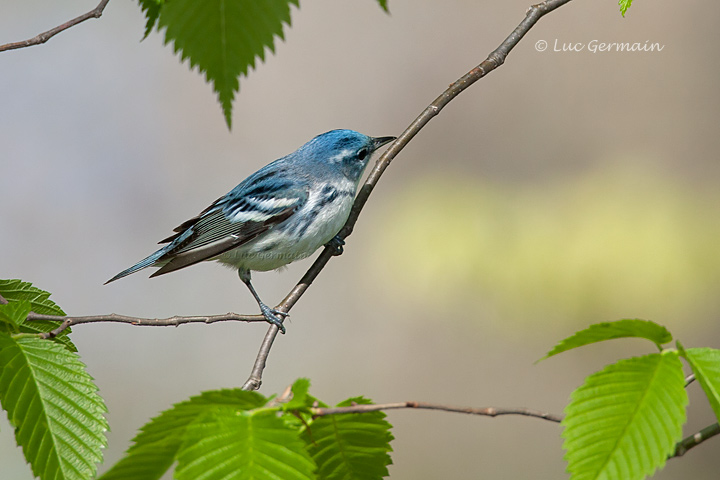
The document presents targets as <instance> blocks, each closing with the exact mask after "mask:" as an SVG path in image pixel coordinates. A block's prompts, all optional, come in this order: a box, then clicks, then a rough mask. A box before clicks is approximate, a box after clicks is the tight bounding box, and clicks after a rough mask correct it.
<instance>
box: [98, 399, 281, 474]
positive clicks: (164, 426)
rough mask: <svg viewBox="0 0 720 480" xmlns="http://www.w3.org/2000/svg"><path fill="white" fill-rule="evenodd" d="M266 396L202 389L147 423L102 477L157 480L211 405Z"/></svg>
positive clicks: (257, 403)
mask: <svg viewBox="0 0 720 480" xmlns="http://www.w3.org/2000/svg"><path fill="white" fill-rule="evenodd" d="M266 403H267V398H265V397H264V396H262V395H260V394H259V393H257V392H246V391H243V390H240V389H234V390H214V391H209V392H203V393H202V394H200V395H198V396H196V397H192V398H190V399H189V400H186V401H184V402H181V403H178V404H175V405H174V406H173V407H172V408H170V409H168V410H165V411H164V412H162V413H161V414H160V415H158V416H157V417H155V418H153V419H152V420H150V421H149V422H148V423H146V424H145V425H144V426H143V427H142V428H141V429H140V433H138V434H137V435H136V436H135V438H134V439H133V445H132V446H131V447H130V448H129V449H128V451H127V453H126V454H125V457H123V458H122V459H121V460H120V461H119V462H118V463H116V464H115V465H114V466H113V467H112V468H111V469H110V470H108V471H107V472H105V473H104V474H103V475H102V476H101V477H100V479H99V480H126V479H133V480H154V479H159V478H160V477H162V476H163V475H164V474H165V472H167V471H168V470H169V469H170V467H171V466H172V464H173V462H174V461H175V460H176V457H177V453H178V451H179V450H180V446H181V445H182V443H183V441H184V438H185V431H186V429H187V427H188V425H190V424H191V423H192V422H194V421H195V420H197V419H198V417H200V416H202V415H203V414H204V413H205V412H206V411H207V409H208V408H212V407H217V406H229V407H232V408H233V409H235V410H236V411H237V410H250V409H253V408H259V407H262V406H263V405H265V404H266Z"/></svg>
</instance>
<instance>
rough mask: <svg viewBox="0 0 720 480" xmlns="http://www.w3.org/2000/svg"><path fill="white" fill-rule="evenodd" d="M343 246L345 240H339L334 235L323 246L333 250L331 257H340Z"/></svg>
mask: <svg viewBox="0 0 720 480" xmlns="http://www.w3.org/2000/svg"><path fill="white" fill-rule="evenodd" d="M343 245H345V240H343V239H342V238H340V237H339V236H338V235H335V236H334V237H333V238H332V239H331V240H330V241H329V242H328V243H326V244H325V246H326V247H330V248H332V249H333V251H332V254H333V256H337V255H342V253H343V251H344V249H343Z"/></svg>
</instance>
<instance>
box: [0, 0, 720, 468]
mask: <svg viewBox="0 0 720 480" xmlns="http://www.w3.org/2000/svg"><path fill="white" fill-rule="evenodd" d="M94 3H95V2H94V1H76V0H68V1H65V2H41V1H37V0H25V1H19V0H0V43H5V42H10V41H17V40H21V39H25V38H29V37H31V36H33V35H35V34H36V33H38V32H40V31H44V30H46V29H48V28H50V27H52V26H55V25H57V24H60V23H62V22H64V21H66V20H67V19H69V18H71V17H72V16H75V15H77V14H80V13H82V12H84V11H86V10H89V9H90V8H92V7H93V6H94ZM528 6H529V3H528V2H527V1H525V0H523V1H520V0H505V1H502V2H477V1H444V2H431V1H425V0H416V1H409V0H405V1H403V0H392V1H391V2H390V8H391V11H392V15H391V16H387V15H385V14H383V13H382V12H381V10H380V9H379V8H378V6H377V4H376V3H375V2H374V1H373V0H363V1H358V0H355V1H349V0H315V1H307V2H303V3H302V5H301V7H302V8H301V9H300V10H297V9H293V13H292V19H293V25H292V27H291V28H288V29H286V41H285V42H281V41H279V42H278V43H277V46H276V47H277V48H276V52H277V53H276V54H275V55H270V54H269V55H268V56H267V61H266V62H265V63H264V64H260V65H259V67H258V70H257V71H254V72H252V73H251V75H250V77H249V78H247V79H242V80H241V91H240V94H239V96H238V98H237V101H236V102H235V112H234V115H233V122H234V123H233V130H232V132H228V130H227V128H226V127H225V124H224V120H223V117H222V115H221V112H220V109H219V106H218V105H217V102H216V100H215V98H214V96H213V94H212V92H211V88H210V87H209V86H208V85H206V84H205V83H204V81H203V78H202V77H201V76H200V75H198V74H197V73H196V72H193V73H191V72H189V70H188V67H187V65H182V64H180V63H179V62H178V60H177V58H176V57H175V56H174V55H173V54H172V51H171V48H170V47H164V46H163V45H162V37H161V36H159V35H158V34H152V35H151V36H150V37H149V38H148V39H147V40H145V41H144V42H140V39H141V38H142V33H143V27H144V20H143V17H142V14H141V11H140V9H139V8H138V6H137V5H136V4H135V3H134V2H128V1H120V0H113V1H111V2H110V4H109V6H108V7H107V9H106V11H105V14H104V16H103V17H102V18H101V19H100V20H93V21H89V22H87V23H85V24H83V25H81V26H78V27H75V28H74V29H71V30H70V31H68V32H65V33H63V34H61V35H59V36H57V37H55V38H54V39H52V40H51V41H50V42H49V43H47V44H46V45H42V46H37V47H32V48H29V49H24V50H18V51H13V52H5V53H2V54H0V206H2V207H1V210H0V211H1V212H2V213H1V217H0V219H1V222H2V223H1V224H2V228H0V276H1V277H3V278H22V279H24V280H26V281H31V282H33V283H34V284H35V285H37V286H38V287H40V288H43V289H46V290H48V291H50V292H52V293H53V296H52V298H53V299H54V300H55V301H56V302H58V303H59V304H60V305H61V306H62V307H63V308H64V309H65V310H66V311H67V312H69V313H71V314H73V315H90V314H101V313H110V312H117V313H124V314H128V315H137V316H145V317H167V316H171V315H175V314H184V315H195V314H210V313H225V312H228V311H236V312H242V313H255V312H256V310H257V307H256V305H255V304H254V302H253V300H252V298H251V297H250V295H249V294H248V292H247V291H246V290H245V287H244V286H243V285H242V284H241V283H240V282H239V281H238V280H237V277H236V275H235V274H234V273H233V272H232V271H230V270H227V269H223V268H220V267H219V266H217V265H212V264H204V265H199V266H196V267H193V268H191V269H187V270H183V271H181V272H177V273H175V274H173V275H168V276H164V277H161V278H158V279H153V280H148V279H147V278H146V277H147V275H145V273H144V272H143V273H141V274H137V275H134V276H132V277H129V278H127V279H124V280H122V281H120V282H117V283H114V284H112V285H109V286H103V285H102V283H103V282H104V281H105V280H107V279H108V278H110V277H111V276H112V275H114V274H115V273H117V272H118V271H120V270H122V269H124V268H126V267H128V266H130V265H131V264H133V263H134V262H136V261H137V260H139V259H140V258H142V257H144V256H145V255H147V254H149V253H151V252H152V251H153V248H154V242H156V241H157V240H160V239H161V238H164V237H165V236H167V235H168V234H169V233H170V231H171V229H172V228H173V227H175V226H176V225H178V224H179V223H181V222H182V221H184V220H186V219H187V218H189V217H191V216H193V215H195V214H196V213H197V212H199V211H200V210H202V209H203V208H204V207H205V206H207V205H208V204H209V203H210V202H211V201H213V200H214V199H215V198H217V197H218V196H219V195H221V194H223V193H224V192H226V191H228V190H229V189H230V188H232V187H233V186H234V185H235V184H237V183H238V182H239V181H240V180H242V179H243V178H244V177H245V176H247V175H248V174H250V173H252V172H253V171H255V170H256V169H258V168H260V167H261V166H263V165H264V164H266V163H268V162H269V161H271V160H273V159H275V158H277V157H280V156H282V155H284V154H286V153H289V152H291V151H293V150H294V149H295V148H297V147H298V146H300V145H301V144H302V143H304V142H305V141H307V140H308V139H310V138H311V137H312V136H314V135H316V134H318V133H321V132H324V131H327V130H330V129H333V128H353V129H356V130H359V131H361V132H363V133H367V134H370V135H376V136H379V135H397V134H399V133H400V132H401V131H402V130H403V129H404V128H405V126H406V125H408V124H409V122H410V121H411V120H412V119H413V118H414V117H415V116H416V115H417V114H418V113H420V111H421V110H422V109H423V108H424V107H425V106H426V105H427V104H428V103H429V102H430V101H432V100H433V99H434V98H435V97H436V96H437V95H438V94H439V93H440V92H441V91H442V90H443V89H445V88H446V87H447V85H448V84H449V83H451V82H452V81H454V80H455V79H456V78H458V77H459V76H460V75H462V74H463V73H465V72H466V71H468V70H469V69H470V68H472V67H473V66H474V65H476V64H477V63H479V62H480V61H481V60H483V59H484V58H485V56H486V55H487V53H489V52H490V51H491V50H493V49H494V48H495V47H496V46H497V45H498V44H499V43H500V42H501V41H502V39H504V38H505V36H506V35H507V34H508V33H509V32H510V31H511V30H512V29H513V28H514V27H515V26H516V25H517V24H518V23H519V22H520V20H521V19H522V18H523V15H524V12H525V10H526V8H527V7H528ZM719 16H720V5H719V4H718V3H716V2H683V3H679V2H660V1H657V0H654V1H649V0H637V1H636V2H635V5H634V6H633V8H632V9H631V10H630V12H629V13H628V15H627V18H624V19H623V18H621V16H620V14H619V12H618V9H617V7H616V5H615V2H580V1H576V2H572V3H571V4H569V5H567V6H565V7H563V8H561V9H560V10H559V11H557V12H555V13H553V14H551V15H550V16H548V17H546V18H545V19H543V20H541V22H540V24H539V25H538V26H537V27H536V28H534V29H533V30H531V32H530V33H529V35H528V36H527V37H526V38H525V39H524V40H523V41H522V43H521V44H520V45H519V46H518V47H517V48H516V49H515V50H514V51H513V52H512V54H511V55H510V57H509V58H508V60H507V63H506V64H505V65H504V66H503V67H502V68H500V69H499V70H498V71H496V72H493V73H492V74H491V75H490V76H489V77H487V78H486V79H485V80H482V81H481V82H480V83H478V84H476V85H475V86H473V87H472V88H471V89H470V90H469V91H467V92H466V93H464V94H463V95H462V96H461V97H459V98H458V99H456V100H455V101H454V102H452V103H451V104H450V105H449V106H448V107H447V108H446V109H445V110H444V111H443V112H442V114H441V115H440V116H439V117H438V118H436V119H435V120H433V121H432V122H431V123H430V125H429V126H428V127H427V128H425V129H424V130H423V131H422V133H421V134H420V135H419V136H418V137H417V138H416V139H415V140H414V141H413V142H412V143H411V145H410V146H409V147H408V148H406V149H405V150H404V151H403V152H402V153H401V154H400V156H399V157H398V158H397V159H396V160H395V162H394V163H393V164H392V166H391V168H390V169H389V170H388V171H387V174H386V175H385V176H384V177H383V179H382V181H381V183H380V185H379V187H378V189H377V190H376V192H375V193H374V194H373V196H372V198H371V199H370V202H369V203H368V205H367V208H366V210H365V211H364V212H363V215H362V217H361V218H360V221H359V223H358V225H357V228H356V234H354V235H353V236H352V237H351V238H350V239H349V241H348V245H347V247H346V253H345V254H344V255H343V256H342V257H341V258H339V259H335V260H333V261H332V262H331V263H330V265H329V266H328V267H327V268H326V270H325V271H324V272H323V273H322V275H321V276H320V278H319V279H318V280H317V282H316V283H315V285H313V286H312V288H311V289H310V290H309V291H308V293H307V294H306V295H305V296H304V297H303V298H302V300H301V301H300V303H299V304H298V305H297V307H296V308H295V309H293V311H292V317H291V320H290V322H289V325H288V334H287V335H286V336H284V337H281V338H279V339H278V341H277V342H276V344H275V347H274V349H273V352H272V354H271V357H270V360H269V363H268V368H267V370H266V373H265V379H264V384H263V388H262V392H263V393H265V394H271V393H274V392H280V391H281V390H282V389H283V388H284V387H285V386H286V385H288V384H290V383H291V382H293V381H294V380H295V379H296V378H298V377H300V376H306V377H309V378H311V379H312V382H313V386H312V393H313V394H314V395H315V396H317V397H319V398H321V399H323V400H324V401H326V402H328V403H335V402H338V401H341V400H343V399H344V398H347V397H349V396H354V395H358V394H363V395H366V396H368V397H370V398H372V399H373V400H374V401H376V402H394V401H402V400H418V401H428V402H442V403H450V404H456V405H468V406H477V407H481V406H489V405H495V406H505V407H513V406H526V407H529V408H535V409H540V410H546V411H550V412H554V413H561V412H562V409H563V407H564V405H565V404H566V403H567V401H568V396H569V394H570V392H571V391H572V390H573V389H574V388H576V387H577V386H578V385H580V384H581V382H582V379H583V378H584V377H585V376H586V375H588V374H590V373H592V372H593V371H595V370H597V369H599V368H601V367H602V366H603V365H605V364H606V363H609V362H612V361H615V360H617V359H618V358H622V357H627V356H631V355H641V354H645V353H650V352H652V351H653V347H652V346H651V345H647V344H646V343H644V342H641V341H639V340H624V341H618V342H614V343H606V344H602V345H595V346H592V347H588V348H585V349H582V350H580V351H577V352H570V353H567V354H564V355H562V356H560V357H557V358H554V359H551V360H548V361H544V362H542V363H540V364H537V365H534V364H533V362H534V361H535V360H537V359H538V358H540V357H542V356H543V355H544V353H545V352H547V351H548V350H549V349H550V348H551V347H552V346H553V345H554V343H555V342H556V341H558V340H559V339H561V338H563V337H564V336H566V335H569V334H571V333H572V332H573V331H575V330H577V329H580V328H583V327H584V326H586V325H588V324H590V323H592V322H597V321H608V320H615V319H618V318H625V317H633V318H634V317H639V318H648V319H653V320H655V321H657V322H659V323H662V324H664V325H666V326H668V328H669V329H670V330H671V331H672V332H673V333H674V335H675V337H676V338H679V339H680V340H681V341H682V342H683V343H684V345H685V346H711V347H715V348H720V340H719V337H718V333H719V330H720V329H719V328H718V322H717V318H718V312H719V311H720V305H719V304H718V301H717V298H716V297H717V295H716V291H717V287H718V284H719V283H720V282H719V276H718V273H717V272H718V271H719V269H718V266H720V259H719V258H718V253H717V251H716V250H717V235H718V233H719V232H720V225H719V224H718V220H717V219H718V218H720V217H719V216H718V195H717V186H718V173H719V171H720V170H719V168H718V162H717V151H718V147H719V142H720V136H719V135H718V134H717V133H718V132H717V125H718V122H719V121H720V109H719V108H718V107H720V101H719V97H718V88H717V85H718V80H720V75H719V72H718V69H719V68H720V62H718V60H719V58H718V52H717V46H718V45H720V42H718V40H720V39H719V38H718V37H719V36H720V33H718V29H717V28H715V27H716V26H715V25H714V23H715V20H716V19H717V18H719ZM538 40H545V41H547V42H548V43H549V44H550V48H549V49H548V50H547V51H545V52H538V51H537V50H536V49H535V44H536V42H537V41H538ZM556 40H557V42H558V44H559V45H562V44H563V43H583V44H587V43H588V42H590V41H592V40H597V41H601V42H641V43H644V42H646V41H649V42H651V43H652V42H658V43H659V44H661V45H664V49H663V50H662V51H661V52H636V53H627V52H606V53H595V54H593V53H591V52H588V51H587V50H585V51H582V52H553V51H552V47H553V45H554V43H555V41H556ZM309 264H310V262H309V261H304V262H300V263H299V264H297V265H292V266H290V267H289V268H288V269H287V270H286V271H284V272H283V273H265V274H256V275H255V285H256V287H257V289H258V290H259V291H260V292H261V295H262V296H263V298H264V299H266V302H268V303H273V302H275V301H277V300H279V299H280V298H282V296H283V295H284V294H285V293H286V292H287V291H288V290H289V289H290V288H291V286H292V285H293V284H294V282H295V281H297V279H298V278H299V277H300V276H301V275H302V273H303V272H304V270H305V269H306V268H307V266H309ZM265 330H266V328H265V327H264V326H262V325H244V324H238V323H228V324H216V325H212V326H184V327H180V328H177V329H174V328H134V327H130V326H127V325H110V324H99V325H86V326H79V327H77V328H76V329H75V332H74V333H73V340H74V341H75V342H76V344H77V346H78V348H79V349H80V353H81V355H82V359H83V361H84V362H85V363H86V364H87V365H88V369H89V371H90V373H91V374H92V375H93V376H94V378H95V379H96V381H97V383H98V385H99V387H100V391H101V394H102V395H103V397H104V398H105V400H106V401H107V404H108V407H109V410H110V412H109V414H108V419H109V422H110V425H111V431H110V432H109V447H108V449H107V453H106V459H107V462H106V465H111V464H112V463H113V462H115V461H116V460H117V459H118V458H119V457H120V456H121V455H122V452H123V451H124V450H125V449H126V448H127V446H128V445H129V440H130V438H132V436H133V435H134V432H135V431H136V429H137V428H139V427H140V426H141V425H142V424H144V423H145V422H146V421H147V420H148V419H149V418H151V417H152V416H154V415H156V414H157V413H158V412H159V411H161V410H163V409H165V408H167V407H168V406H169V405H171V404H172V403H174V402H179V401H182V400H184V399H186V398H187V397H188V396H191V395H194V394H197V393H198V392H200V391H202V390H207V389H217V388H230V387H236V386H239V385H240V384H241V383H242V382H243V381H244V380H245V378H246V377H247V374H248V373H249V370H250V367H251V364H252V361H253V359H254V357H255V354H256V351H257V348H258V346H259V342H260V339H261V338H262V336H263V334H264V332H265ZM690 398H691V404H690V418H689V424H688V426H687V433H692V432H694V431H696V430H697V429H698V428H701V427H703V426H705V425H707V424H709V423H710V422H711V421H712V420H711V419H712V413H711V411H710V409H709V407H707V406H706V404H705V403H704V400H703V398H702V395H701V392H700V390H699V388H698V387H697V386H693V387H692V388H691V389H690ZM389 420H390V421H391V422H392V423H393V424H394V425H395V428H394V430H393V434H394V435H395V437H396V440H395V441H394V442H393V448H394V453H393V461H394V465H393V466H392V467H391V473H392V475H393V476H394V477H395V478H415V479H425V478H427V479H430V478H458V479H460V478H498V479H506V478H507V479H519V478H523V479H555V478H566V474H565V473H564V469H565V464H564V462H563V460H562V451H561V444H562V440H561V438H560V429H559V427H558V426H556V425H555V424H551V423H547V422H543V421H540V420H536V419H529V418H507V417H506V418H495V419H490V418H480V417H466V416H462V415H454V414H447V413H435V412H415V411H400V412H392V413H391V414H390V416H389ZM717 448H718V440H717V439H715V440H713V441H710V442H708V443H707V444H706V445H704V446H702V447H700V448H698V449H696V450H693V451H691V452H690V453H689V454H688V455H687V456H686V457H685V458H684V459H680V460H672V461H671V462H669V464H668V465H667V467H666V468H665V469H664V470H663V471H662V472H661V473H660V474H658V475H657V476H656V478H660V479H680V478H694V479H698V480H700V479H714V478H717V472H718V469H719V468H720V459H718V456H717V455H716V454H715V453H716V452H717ZM105 468H107V466H101V470H102V469H105ZM0 470H1V471H2V473H1V474H0V476H2V478H7V479H26V478H30V474H29V469H28V468H27V467H26V466H25V465H24V461H23V459H22V455H21V452H20V450H19V449H17V448H15V447H14V440H13V438H12V431H11V429H10V427H9V425H8V424H7V422H6V420H5V419H4V416H3V420H2V421H0Z"/></svg>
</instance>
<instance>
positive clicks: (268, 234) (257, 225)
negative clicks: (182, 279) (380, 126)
mask: <svg viewBox="0 0 720 480" xmlns="http://www.w3.org/2000/svg"><path fill="white" fill-rule="evenodd" d="M395 138H396V137H390V136H388V137H370V136H367V135H363V134H362V133H358V132H356V131H354V130H345V129H341V130H331V131H329V132H325V133H323V134H321V135H318V136H316V137H315V138H313V139H312V140H310V141H309V142H307V143H305V144H304V145H303V146H301V147H300V148H298V149H297V150H296V151H294V152H292V153H290V154H289V155H286V156H284V157H282V158H279V159H277V160H275V161H274V162H272V163H270V164H268V165H266V166H264V167H262V168H261V169H260V170H258V171H257V172H255V173H253V174H252V175H250V176H249V177H247V178H246V179H245V180H243V181H242V182H240V183H239V184H238V185H237V186H236V187H235V188H233V189H232V190H230V191H229V192H228V193H227V194H225V195H223V196H222V197H220V198H218V199H217V200H216V201H214V202H213V203H212V204H211V205H210V206H209V207H207V208H206V209H205V210H203V211H202V212H200V213H199V214H198V215H197V216H195V217H193V218H191V219H189V220H187V221H185V222H183V223H182V224H181V225H180V226H178V227H177V228H175V229H174V230H173V231H174V232H175V233H174V234H173V235H171V236H169V237H167V238H165V239H163V240H161V241H160V242H158V243H159V244H165V245H164V246H163V247H162V248H160V249H159V250H157V251H156V252H154V253H152V254H151V255H149V256H147V257H146V258H144V259H142V260H140V261H139V262H137V263H136V264H135V265H133V266H132V267H130V268H127V269H125V270H123V271H122V272H120V273H118V274H117V275H115V276H114V277H112V278H111V279H110V280H108V281H107V282H105V284H108V283H110V282H114V281H115V280H118V279H120V278H123V277H126V276H128V275H130V274H132V273H135V272H138V271H140V270H143V269H145V268H147V267H159V270H157V271H155V272H154V273H153V274H152V275H150V277H151V278H152V277H156V276H158V275H163V274H166V273H170V272H174V271H175V270H179V269H181V268H185V267H189V266H190V265H194V264H196V263H199V262H202V261H205V260H214V261H218V262H220V263H221V264H223V265H226V266H229V267H232V268H235V269H237V271H238V275H239V277H240V279H241V280H242V281H243V283H244V284H245V285H246V286H247V288H248V289H249V290H250V293H251V294H252V296H253V297H254V298H255V301H256V302H257V304H258V306H259V307H260V311H261V313H262V315H263V317H265V320H267V321H268V322H269V323H270V324H272V325H276V326H277V327H278V329H279V330H280V331H281V332H282V333H285V326H284V325H283V320H284V318H285V317H286V316H287V313H285V312H281V311H279V310H275V309H272V308H270V307H268V306H267V305H266V304H265V303H263V301H262V300H261V299H260V296H259V295H258V293H257V292H256V291H255V288H254V287H253V285H252V282H251V272H252V271H259V272H265V271H270V270H276V269H278V268H281V267H283V266H285V265H287V264H289V263H291V262H294V261H296V260H301V259H303V258H307V257H309V256H310V255H312V254H313V253H314V252H315V251H316V250H317V249H318V248H320V246H322V245H328V244H329V245H333V246H335V247H336V249H337V250H338V251H339V252H341V251H342V245H343V244H344V242H343V240H342V239H341V238H340V237H338V236H337V234H338V233H339V232H340V229H341V228H342V227H343V225H345V222H346V221H347V219H348V217H349V215H350V210H351V208H352V205H353V202H354V200H355V195H356V193H357V188H358V185H359V183H360V178H361V177H362V174H363V172H364V171H365V167H367V165H368V162H369V161H370V158H371V157H372V154H373V153H374V152H375V151H376V150H378V149H379V148H380V147H382V146H383V145H385V144H387V143H389V142H391V141H393V140H395Z"/></svg>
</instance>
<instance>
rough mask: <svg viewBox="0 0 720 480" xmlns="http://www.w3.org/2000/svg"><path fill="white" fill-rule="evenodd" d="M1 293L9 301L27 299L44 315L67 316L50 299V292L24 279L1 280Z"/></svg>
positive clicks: (37, 311) (35, 309)
mask: <svg viewBox="0 0 720 480" xmlns="http://www.w3.org/2000/svg"><path fill="white" fill-rule="evenodd" d="M0 295H2V296H3V297H5V298H6V299H7V300H9V301H11V302H12V301H14V300H27V301H29V302H30V305H31V307H32V311H33V312H35V313H40V314H42V315H58V316H62V317H64V316H65V312H63V311H62V309H61V308H60V307H58V305H57V304H56V303H55V302H53V301H52V300H50V293H48V292H46V291H45V290H40V289H39V288H37V287H33V285H32V283H29V282H23V281H22V280H0Z"/></svg>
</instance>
